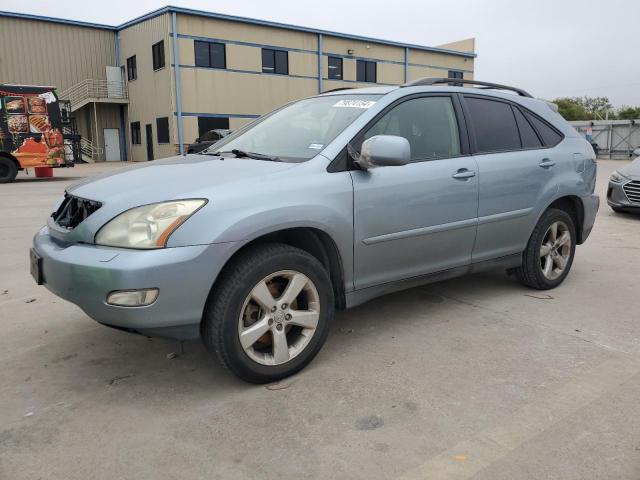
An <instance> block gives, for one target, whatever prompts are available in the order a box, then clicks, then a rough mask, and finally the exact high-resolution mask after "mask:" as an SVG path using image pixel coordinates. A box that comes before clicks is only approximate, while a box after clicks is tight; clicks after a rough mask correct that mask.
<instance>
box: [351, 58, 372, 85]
mask: <svg viewBox="0 0 640 480" xmlns="http://www.w3.org/2000/svg"><path fill="white" fill-rule="evenodd" d="M376 77H377V75H376V62H369V61H367V60H358V61H357V62H356V80H357V81H358V82H369V83H376V81H377V78H376Z"/></svg>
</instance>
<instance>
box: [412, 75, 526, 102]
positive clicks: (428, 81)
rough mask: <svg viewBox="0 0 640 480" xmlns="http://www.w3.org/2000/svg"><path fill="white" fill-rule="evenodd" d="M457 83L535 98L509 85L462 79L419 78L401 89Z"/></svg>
mask: <svg viewBox="0 0 640 480" xmlns="http://www.w3.org/2000/svg"><path fill="white" fill-rule="evenodd" d="M456 83H468V84H471V85H478V86H480V87H482V88H486V89H494V90H511V91H512V92H515V93H517V94H518V95H520V96H521V97H529V98H533V96H532V95H531V94H530V93H528V92H526V91H524V90H522V89H520V88H516V87H509V86H507V85H500V84H499V83H491V82H481V81H479V80H469V79H462V78H429V77H424V78H419V79H417V80H413V81H411V82H407V83H404V84H402V85H400V86H401V87H418V86H427V85H442V84H449V85H451V84H456Z"/></svg>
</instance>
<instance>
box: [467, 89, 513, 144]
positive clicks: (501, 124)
mask: <svg viewBox="0 0 640 480" xmlns="http://www.w3.org/2000/svg"><path fill="white" fill-rule="evenodd" d="M465 100H466V103H467V106H468V107H469V112H470V114H471V123H472V124H473V129H474V131H475V134H476V145H477V148H478V152H479V153H483V152H500V151H505V150H519V149H520V135H519V134H518V126H517V125H516V118H515V117H514V115H513V111H512V110H511V105H509V104H508V103H504V102H498V101H495V100H485V99H483V98H474V97H465Z"/></svg>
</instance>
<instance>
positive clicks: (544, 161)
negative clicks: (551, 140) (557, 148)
mask: <svg viewBox="0 0 640 480" xmlns="http://www.w3.org/2000/svg"><path fill="white" fill-rule="evenodd" d="M555 164H556V162H553V161H551V160H549V159H548V158H543V159H542V161H541V162H540V163H539V164H538V166H539V167H542V168H551V167H553V166H554V165H555Z"/></svg>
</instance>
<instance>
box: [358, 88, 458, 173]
mask: <svg viewBox="0 0 640 480" xmlns="http://www.w3.org/2000/svg"><path fill="white" fill-rule="evenodd" d="M374 135H397V136H400V137H404V138H406V139H407V140H408V141H409V144H410V145H411V160H412V161H419V160H432V159H435V158H443V157H454V156H457V155H460V136H459V135H458V124H457V122H456V114H455V111H454V109H453V105H452V103H451V98H449V97H421V98H414V99H412V100H407V101H406V102H403V103H401V104H400V105H397V106H396V107H394V108H393V109H392V110H390V111H388V112H387V113H386V114H384V116H383V117H382V118H380V119H379V120H378V121H377V122H376V123H375V124H374V125H373V126H372V127H371V128H370V129H369V130H368V131H367V132H366V133H365V135H364V139H363V140H366V139H367V138H370V137H373V136H374Z"/></svg>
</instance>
